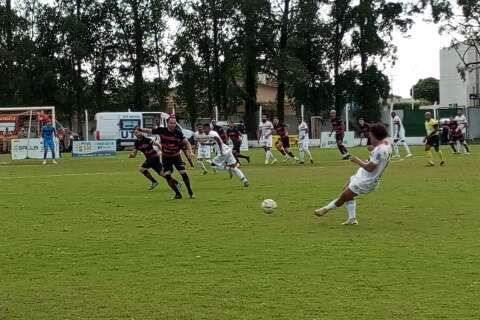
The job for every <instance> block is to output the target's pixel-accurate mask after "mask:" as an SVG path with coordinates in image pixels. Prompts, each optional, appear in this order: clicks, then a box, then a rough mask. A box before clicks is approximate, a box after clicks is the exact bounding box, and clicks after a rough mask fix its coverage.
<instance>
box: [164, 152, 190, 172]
mask: <svg viewBox="0 0 480 320" xmlns="http://www.w3.org/2000/svg"><path fill="white" fill-rule="evenodd" d="M162 162H163V171H164V172H171V173H173V168H174V167H175V168H176V169H177V170H178V171H185V162H183V160H182V157H181V156H180V155H178V156H175V157H162Z"/></svg>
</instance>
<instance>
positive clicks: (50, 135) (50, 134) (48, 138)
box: [42, 120, 57, 164]
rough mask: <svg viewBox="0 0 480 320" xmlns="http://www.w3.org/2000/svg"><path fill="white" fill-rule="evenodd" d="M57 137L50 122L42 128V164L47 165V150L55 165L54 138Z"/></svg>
mask: <svg viewBox="0 0 480 320" xmlns="http://www.w3.org/2000/svg"><path fill="white" fill-rule="evenodd" d="M56 136H57V131H56V130H55V128H54V127H53V125H52V121H50V120H49V121H48V122H47V124H46V125H44V126H43V127H42V139H43V149H44V150H45V151H44V152H43V164H47V154H48V149H50V150H51V151H52V163H55V164H56V163H57V161H55V137H56Z"/></svg>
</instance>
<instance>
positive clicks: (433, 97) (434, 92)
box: [413, 78, 440, 104]
mask: <svg viewBox="0 0 480 320" xmlns="http://www.w3.org/2000/svg"><path fill="white" fill-rule="evenodd" d="M413 90H414V97H415V99H424V100H426V101H428V102H429V103H430V104H434V103H435V102H437V103H438V102H439V101H440V88H439V81H438V79H435V78H426V79H420V80H418V82H417V83H416V84H415V85H414V86H413Z"/></svg>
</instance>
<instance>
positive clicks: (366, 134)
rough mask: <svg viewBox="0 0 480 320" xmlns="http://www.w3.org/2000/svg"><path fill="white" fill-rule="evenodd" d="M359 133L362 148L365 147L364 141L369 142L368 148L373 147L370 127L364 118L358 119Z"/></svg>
mask: <svg viewBox="0 0 480 320" xmlns="http://www.w3.org/2000/svg"><path fill="white" fill-rule="evenodd" d="M358 131H359V134H360V146H361V147H362V146H363V139H366V140H367V144H366V146H367V147H369V146H371V145H372V143H371V142H370V125H369V124H368V123H366V122H365V120H364V119H363V118H360V119H358Z"/></svg>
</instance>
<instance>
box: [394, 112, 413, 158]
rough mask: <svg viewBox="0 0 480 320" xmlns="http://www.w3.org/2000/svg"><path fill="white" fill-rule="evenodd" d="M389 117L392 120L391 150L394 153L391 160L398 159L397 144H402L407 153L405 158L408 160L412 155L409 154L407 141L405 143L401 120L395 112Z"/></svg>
mask: <svg viewBox="0 0 480 320" xmlns="http://www.w3.org/2000/svg"><path fill="white" fill-rule="evenodd" d="M391 116H392V119H393V150H394V153H395V154H394V155H393V157H392V158H400V151H399V150H398V143H401V144H403V147H404V148H405V151H406V152H407V155H406V157H407V158H409V157H411V156H412V153H411V152H410V148H409V147H408V144H407V141H405V128H404V127H403V123H402V119H400V117H399V116H398V115H397V113H396V112H392V113H391Z"/></svg>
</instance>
